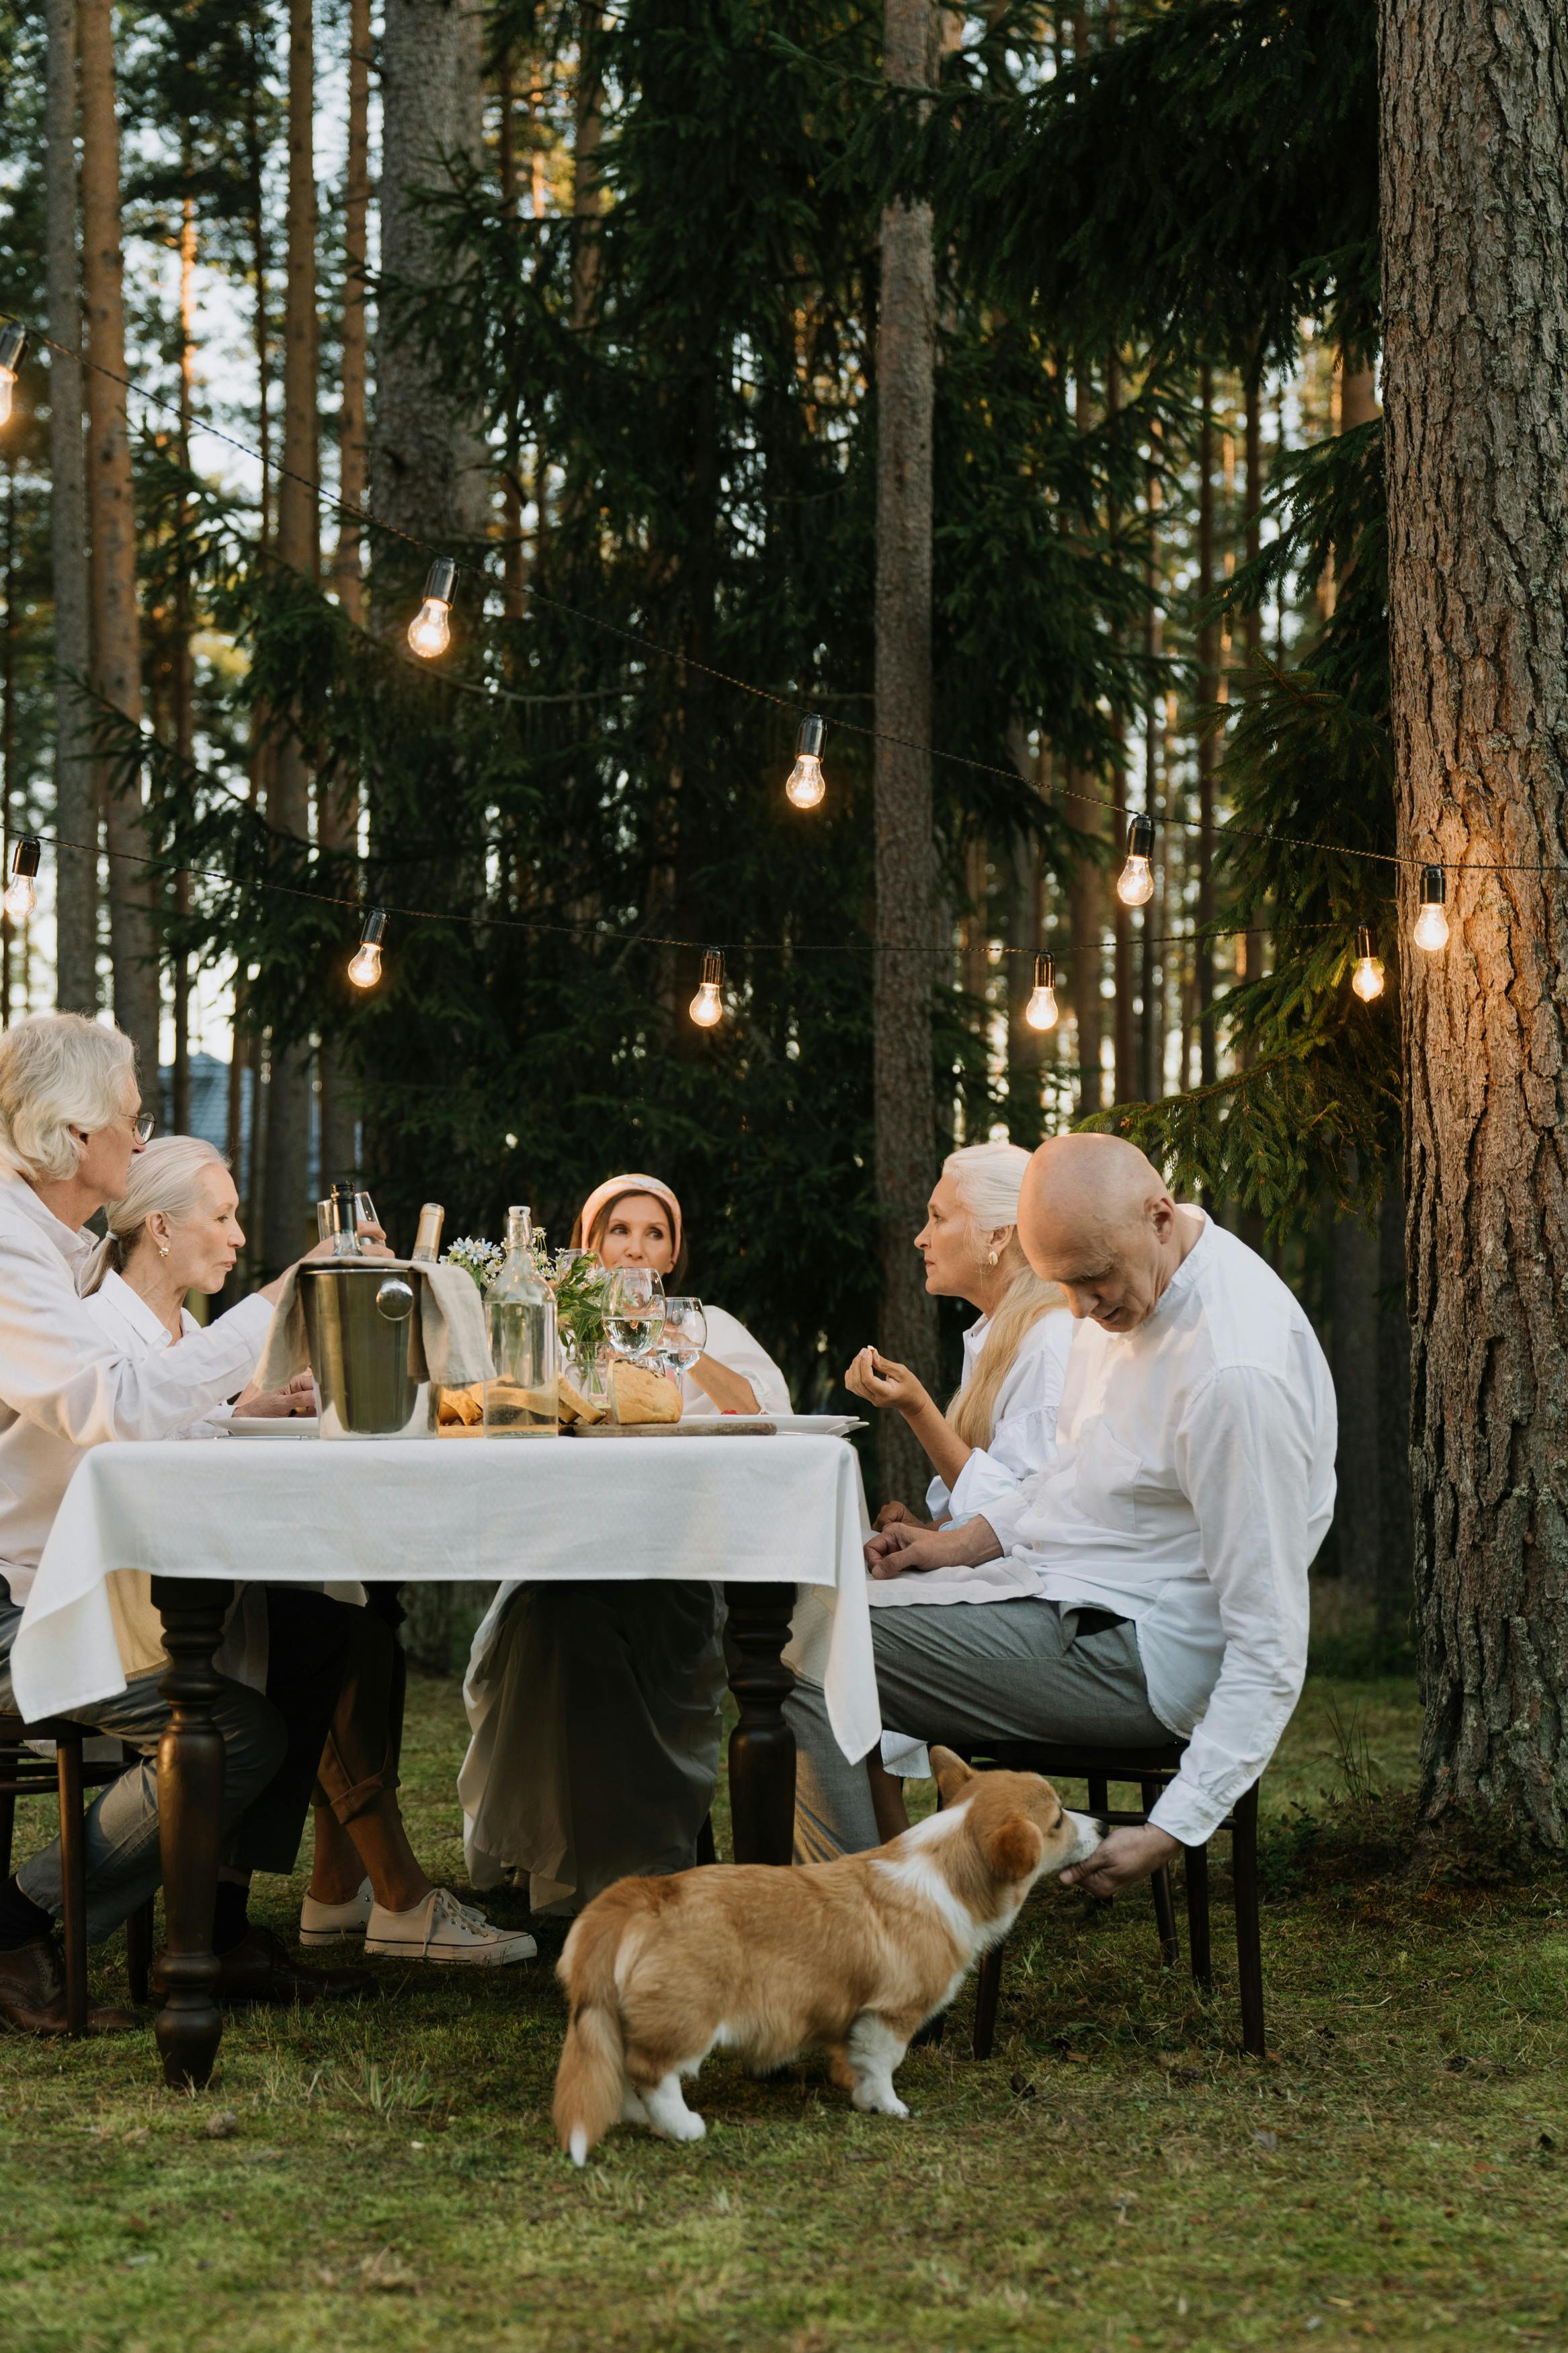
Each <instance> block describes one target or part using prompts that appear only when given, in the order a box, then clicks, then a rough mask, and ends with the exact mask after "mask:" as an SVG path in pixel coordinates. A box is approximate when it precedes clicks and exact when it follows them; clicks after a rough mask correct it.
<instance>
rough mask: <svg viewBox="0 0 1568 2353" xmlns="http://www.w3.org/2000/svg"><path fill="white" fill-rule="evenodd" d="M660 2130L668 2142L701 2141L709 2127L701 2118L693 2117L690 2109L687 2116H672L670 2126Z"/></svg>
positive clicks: (662, 2127) (661, 2127)
mask: <svg viewBox="0 0 1568 2353" xmlns="http://www.w3.org/2000/svg"><path fill="white" fill-rule="evenodd" d="M659 2129H660V2130H661V2131H662V2132H663V2133H664V2135H665V2137H666V2139H668V2140H700V2139H701V2138H702V2137H703V2135H704V2134H705V2133H706V2132H707V2130H708V2127H707V2126H706V2125H705V2124H704V2123H703V2121H702V2118H701V2117H700V2116H693V2115H692V2114H691V2112H690V2110H689V2109H688V2111H687V2113H686V2115H685V2116H672V2117H671V2118H670V2120H669V2122H668V2125H665V2126H660V2127H659Z"/></svg>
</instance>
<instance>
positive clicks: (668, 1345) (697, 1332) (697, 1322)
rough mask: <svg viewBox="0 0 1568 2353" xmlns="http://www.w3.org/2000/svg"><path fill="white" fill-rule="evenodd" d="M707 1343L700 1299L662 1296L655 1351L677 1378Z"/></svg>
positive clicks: (688, 1368) (706, 1323)
mask: <svg viewBox="0 0 1568 2353" xmlns="http://www.w3.org/2000/svg"><path fill="white" fill-rule="evenodd" d="M707 1345H708V1318H707V1316H706V1315H705V1314H703V1312H702V1302H701V1301H700V1299H687V1298H675V1299H666V1301H665V1303H664V1336H663V1339H662V1341H661V1343H660V1346H659V1354H660V1356H662V1358H663V1360H664V1362H665V1364H666V1365H667V1366H668V1368H669V1370H670V1371H671V1372H672V1373H673V1374H674V1375H675V1377H676V1378H677V1379H678V1380H679V1377H680V1376H681V1374H682V1373H686V1372H689V1371H690V1369H691V1367H692V1366H693V1365H694V1364H695V1363H696V1362H697V1359H698V1357H699V1356H700V1355H701V1354H702V1351H703V1349H704V1348H705V1347H706V1346H707Z"/></svg>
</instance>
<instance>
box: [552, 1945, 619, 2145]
mask: <svg viewBox="0 0 1568 2353" xmlns="http://www.w3.org/2000/svg"><path fill="white" fill-rule="evenodd" d="M624 1925H625V1924H624V1922H623V1921H622V1920H621V1919H620V1918H619V1917H618V1916H617V1915H615V1914H613V1913H612V1914H609V1915H606V1916H605V1917H602V1918H599V1919H595V1916H594V1913H593V1911H589V1912H585V1913H584V1915H583V1917H582V1918H581V1920H579V1921H578V1922H577V1925H576V1926H575V1927H574V1929H573V1931H572V1933H571V1935H570V1936H568V1937H567V1939H566V1946H565V1949H564V1951H563V1953H562V1956H561V1962H560V1968H559V1972H558V1973H559V1975H560V1977H561V1978H562V1980H563V1983H564V1985H565V1987H566V1989H567V1991H568V1993H569V1994H570V1996H571V1999H572V2017H571V2021H570V2023H569V2024H568V2026H567V2029H566V2041H565V2044H564V2046H563V2050H562V2052H561V2064H560V2066H559V2067H558V2068H557V2069H556V2071H555V2133H556V2137H557V2139H558V2140H559V2141H560V2143H561V2146H562V2147H563V2149H564V2150H565V2151H566V2152H567V2154H568V2156H569V2157H570V2158H571V2159H572V2162H573V2164H574V2165H584V2164H585V2163H586V2162H587V2158H588V2151H589V2150H590V2149H591V2148H593V2147H595V2144H596V2143H597V2142H599V2141H601V2140H603V2139H604V2137H605V2134H606V2133H607V2132H608V2131H609V2129H610V2126H612V2125H613V2124H616V2123H617V2122H618V2121H619V2118H620V2114H621V2105H622V2102H623V2100H624V2098H625V2096H626V2041H625V2038H624V2036H623V2035H622V2032H621V2011H620V2002H619V2000H618V1997H617V1995H616V1947H617V1946H618V1945H619V1943H620V1938H621V1930H622V1927H623V1926H624Z"/></svg>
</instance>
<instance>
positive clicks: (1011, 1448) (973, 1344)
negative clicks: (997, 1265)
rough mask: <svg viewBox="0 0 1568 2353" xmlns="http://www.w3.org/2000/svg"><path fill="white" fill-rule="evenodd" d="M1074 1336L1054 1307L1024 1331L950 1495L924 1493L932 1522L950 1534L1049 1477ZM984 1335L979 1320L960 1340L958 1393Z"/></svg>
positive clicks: (940, 1486) (941, 1489) (941, 1485)
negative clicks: (1038, 1476) (987, 1427)
mask: <svg viewBox="0 0 1568 2353" xmlns="http://www.w3.org/2000/svg"><path fill="white" fill-rule="evenodd" d="M1074 1329H1075V1326H1074V1324H1073V1319H1072V1316H1071V1315H1070V1314H1069V1313H1068V1310H1067V1309H1066V1308H1065V1307H1053V1308H1052V1309H1050V1311H1049V1312H1048V1314H1044V1315H1042V1316H1040V1317H1038V1318H1037V1321H1036V1322H1035V1323H1033V1324H1030V1326H1029V1328H1028V1330H1027V1331H1026V1333H1025V1335H1024V1337H1023V1340H1022V1342H1021V1343H1020V1345H1019V1348H1018V1353H1017V1355H1016V1356H1015V1357H1014V1359H1013V1361H1012V1363H1011V1364H1010V1365H1009V1366H1008V1367H1007V1373H1006V1377H1005V1379H1004V1381H1003V1383H1002V1387H1001V1388H1000V1390H999V1391H998V1392H997V1397H996V1404H995V1408H994V1412H993V1415H992V1420H991V1436H990V1438H989V1440H987V1442H986V1444H985V1445H984V1446H977V1447H976V1448H975V1449H974V1451H973V1454H971V1456H970V1458H969V1460H968V1461H967V1462H966V1463H965V1464H964V1466H963V1470H962V1471H961V1472H959V1474H958V1478H957V1482H956V1483H955V1484H954V1486H953V1487H952V1490H951V1492H950V1491H949V1489H948V1487H947V1484H946V1482H945V1481H943V1480H942V1479H933V1480H932V1481H931V1485H930V1486H929V1487H928V1488H927V1489H926V1508H927V1510H928V1511H929V1512H930V1514H931V1518H932V1519H933V1520H951V1521H952V1523H953V1525H955V1526H956V1525H958V1524H959V1523H960V1522H962V1521H963V1520H973V1518H975V1517H976V1515H977V1514H978V1515H984V1512H985V1509H986V1506H987V1505H988V1504H994V1503H995V1502H996V1501H997V1500H998V1499H999V1498H1000V1497H1001V1496H1003V1495H1010V1494H1011V1493H1013V1491H1014V1489H1015V1488H1016V1487H1017V1486H1018V1484H1019V1483H1020V1482H1021V1481H1023V1480H1025V1479H1029V1478H1032V1477H1033V1476H1034V1474H1035V1472H1037V1471H1048V1470H1049V1469H1050V1467H1051V1464H1052V1463H1053V1462H1054V1461H1056V1451H1057V1408H1058V1405H1059V1404H1060V1403H1061V1396H1062V1383H1063V1381H1064V1380H1065V1378H1066V1377H1067V1362H1068V1350H1069V1349H1070V1348H1071V1346H1072V1342H1073V1332H1074ZM990 1330H991V1319H990V1317H989V1316H988V1315H983V1316H982V1317H981V1318H980V1321H979V1322H978V1323H977V1324H971V1325H970V1327H969V1329H968V1331H967V1332H966V1333H965V1334H964V1335H963V1388H968V1387H969V1384H970V1382H971V1381H972V1380H973V1377H974V1367H975V1365H976V1363H977V1362H978V1361H979V1356H980V1351H981V1349H982V1348H983V1347H984V1345H985V1342H986V1338H987V1336H988V1335H989V1333H990ZM962 1393H963V1392H962V1390H961V1391H960V1394H961V1395H962Z"/></svg>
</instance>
